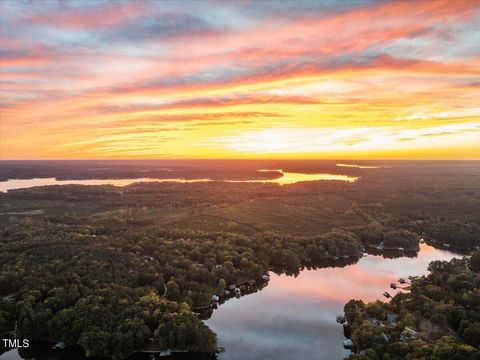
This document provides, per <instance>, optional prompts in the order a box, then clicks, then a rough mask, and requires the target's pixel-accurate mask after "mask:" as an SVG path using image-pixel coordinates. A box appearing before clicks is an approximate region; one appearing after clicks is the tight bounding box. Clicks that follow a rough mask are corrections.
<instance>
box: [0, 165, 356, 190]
mask: <svg viewBox="0 0 480 360" xmlns="http://www.w3.org/2000/svg"><path fill="white" fill-rule="evenodd" d="M259 171H260V172H267V171H268V172H278V173H279V177H277V178H275V179H265V180H258V179H255V180H212V179H209V178H201V179H183V178H168V179H161V178H136V179H88V180H57V179H56V178H53V177H52V178H34V179H9V180H7V181H0V192H7V191H8V190H14V189H26V188H31V187H35V186H47V185H72V184H77V185H115V186H126V185H130V184H133V183H137V182H168V181H170V182H172V181H173V182H177V183H194V182H206V181H224V182H232V183H239V182H245V183H247V182H251V183H276V184H280V185H287V184H295V183H297V182H301V181H318V180H338V181H348V182H354V181H356V180H357V179H358V178H356V177H353V176H347V175H338V174H326V173H319V174H304V173H293V172H284V171H283V170H259Z"/></svg>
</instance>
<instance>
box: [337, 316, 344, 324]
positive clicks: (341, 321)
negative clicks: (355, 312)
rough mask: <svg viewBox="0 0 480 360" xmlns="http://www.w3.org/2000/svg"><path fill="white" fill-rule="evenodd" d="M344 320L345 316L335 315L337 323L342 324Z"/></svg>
mask: <svg viewBox="0 0 480 360" xmlns="http://www.w3.org/2000/svg"><path fill="white" fill-rule="evenodd" d="M344 322H345V317H344V316H342V315H338V316H337V323H339V324H343V323H344Z"/></svg>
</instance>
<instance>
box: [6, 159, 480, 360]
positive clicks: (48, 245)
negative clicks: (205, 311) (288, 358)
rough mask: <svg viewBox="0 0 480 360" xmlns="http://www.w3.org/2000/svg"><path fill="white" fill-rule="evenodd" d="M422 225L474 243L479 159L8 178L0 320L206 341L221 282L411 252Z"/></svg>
mask: <svg viewBox="0 0 480 360" xmlns="http://www.w3.org/2000/svg"><path fill="white" fill-rule="evenodd" d="M290 166H292V167H293V169H292V170H298V169H300V168H301V166H303V169H304V170H303V171H314V168H309V167H308V166H307V167H305V164H299V165H298V167H297V168H295V167H294V165H290ZM329 166H330V165H329ZM240 170H241V171H244V170H242V169H240ZM240 170H238V171H240ZM216 171H220V170H218V169H217V170H216ZM348 171H350V172H355V171H357V172H358V171H360V170H358V169H353V170H351V169H349V170H348ZM362 171H363V169H362ZM353 175H358V174H353ZM421 238H424V239H425V240H426V241H429V242H430V243H432V244H433V245H434V246H438V247H450V248H452V249H457V250H458V251H465V252H469V251H470V250H472V249H474V248H476V247H478V246H480V170H479V169H477V168H476V167H473V168H472V167H471V166H470V165H469V166H463V165H462V164H460V165H459V164H456V165H455V166H453V165H452V166H444V165H442V166H433V165H432V166H425V165H424V166H413V167H408V166H407V165H405V164H404V165H399V166H398V167H385V168H381V169H365V170H364V172H362V176H360V179H359V180H358V181H356V182H354V183H347V182H342V181H315V182H303V183H297V184H293V185H285V186H280V185H278V184H261V183H248V182H247V183H227V182H221V181H213V182H208V183H190V184H180V183H175V182H165V183H135V184H132V185H128V186H125V187H115V186H110V185H103V186H81V185H63V186H47V187H36V188H30V189H18V190H11V191H8V192H7V193H0V333H2V332H6V331H10V330H12V329H13V328H14V327H15V324H16V328H17V332H18V334H19V335H20V336H23V337H28V338H30V339H42V340H49V341H65V342H66V343H67V344H78V345H80V346H81V347H82V349H83V350H84V352H85V354H86V355H87V356H89V357H94V356H95V357H113V358H115V359H121V358H126V357H128V356H129V355H130V354H132V353H133V352H134V351H136V350H141V349H144V348H146V347H148V348H152V347H153V348H155V349H158V350H162V349H176V350H188V351H192V352H199V353H215V352H217V351H219V350H220V348H219V345H218V343H217V340H216V335H215V334H214V333H213V332H212V331H211V330H210V329H209V328H208V327H207V326H206V325H205V324H204V323H203V322H202V321H201V320H200V318H199V317H198V316H197V315H198V314H197V313H196V312H195V309H196V308H198V307H205V306H207V307H208V306H210V305H211V304H212V299H215V298H216V297H219V298H223V297H224V296H225V294H226V293H227V291H228V289H229V288H231V287H232V286H235V285H236V284H239V283H243V282H248V281H257V280H258V279H261V278H262V276H263V275H266V274H268V272H269V271H274V272H277V273H287V274H296V273H298V272H299V271H300V270H301V269H302V268H304V267H323V266H335V265H337V266H341V265H342V264H345V262H355V261H357V260H358V259H359V258H360V257H361V256H362V255H363V254H364V253H365V252H367V253H368V252H380V253H385V256H387V255H386V253H387V252H389V255H388V256H407V255H408V256H413V255H414V254H415V252H416V251H417V250H418V247H419V241H420V239H421ZM412 254H413V255H412ZM465 261H466V260H465ZM477 288H478V286H477ZM439 291H440V290H439ZM412 293H413V291H412ZM477 300H478V299H477ZM428 304H429V303H428ZM427 307H428V305H427ZM445 316H447V315H445ZM462 316H463V315H462ZM462 319H463V317H462ZM447 320H448V318H447ZM448 321H449V320H448ZM477 321H478V320H477ZM457 325H458V326H460V324H457ZM462 326H463V328H462V331H464V330H465V329H467V328H469V329H470V330H469V331H474V330H475V327H473V328H470V324H468V325H465V324H464V325H462ZM472 326H473V325H472ZM454 329H455V331H460V330H458V329H460V328H459V327H457V328H454ZM467 333H468V332H467ZM462 334H463V332H462ZM462 336H463V335H462Z"/></svg>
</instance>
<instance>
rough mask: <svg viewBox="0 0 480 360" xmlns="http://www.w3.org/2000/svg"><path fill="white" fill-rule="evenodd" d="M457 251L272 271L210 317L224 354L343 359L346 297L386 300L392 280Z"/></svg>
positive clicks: (239, 358) (278, 359) (248, 358)
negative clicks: (292, 272)
mask: <svg viewBox="0 0 480 360" xmlns="http://www.w3.org/2000/svg"><path fill="white" fill-rule="evenodd" d="M455 256H458V255H455V254H453V253H452V252H449V251H445V250H438V249H435V248H433V247H431V246H428V245H426V244H421V245H420V251H419V253H418V256H417V257H414V258H405V257H403V258H397V259H385V258H383V257H381V256H373V255H369V256H366V257H364V258H362V259H361V260H360V261H359V262H358V263H356V264H353V265H348V266H346V267H343V268H341V267H336V268H322V269H317V270H303V271H302V272H300V274H299V275H298V277H296V278H295V277H293V276H287V275H275V274H273V273H272V274H271V279H270V282H269V284H268V286H267V287H265V288H264V289H263V290H262V291H260V292H258V293H255V294H252V295H248V296H245V297H242V298H240V299H235V298H234V299H231V300H229V301H227V302H226V303H224V304H222V305H221V306H220V307H219V309H218V310H216V311H214V312H213V315H212V317H211V318H210V319H209V320H207V321H206V323H207V325H208V326H210V327H211V329H212V330H213V331H215V332H216V333H217V335H218V340H219V343H220V345H221V346H223V347H225V353H223V354H220V356H219V358H220V359H221V360H254V359H255V360H256V359H265V360H291V359H302V360H335V359H342V358H343V357H345V356H346V355H347V354H348V353H349V352H348V351H346V350H344V349H343V347H342V341H343V340H345V338H344V336H343V328H342V326H341V325H339V324H338V323H337V322H336V320H335V318H336V315H339V314H343V306H344V305H345V303H346V302H348V301H349V300H350V299H362V300H364V301H365V302H366V301H372V300H376V299H383V300H385V298H384V297H383V296H382V293H383V292H384V291H388V292H389V293H390V294H392V295H393V294H394V293H396V291H394V290H391V289H390V288H389V286H390V283H391V282H395V281H396V280H398V278H399V277H407V276H409V275H422V274H426V273H427V267H428V264H429V263H430V262H431V261H433V260H450V259H451V258H453V257H455ZM400 291H401V290H400Z"/></svg>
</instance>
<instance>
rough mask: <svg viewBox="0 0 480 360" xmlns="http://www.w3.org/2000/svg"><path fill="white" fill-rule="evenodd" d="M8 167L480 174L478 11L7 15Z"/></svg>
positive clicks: (14, 8)
mask: <svg viewBox="0 0 480 360" xmlns="http://www.w3.org/2000/svg"><path fill="white" fill-rule="evenodd" d="M0 22H1V25H0V30H1V42H0V56H1V65H0V71H1V72H0V107H1V112H0V118H1V120H0V158H1V159H110V158H115V159H119V158H124V159H130V158H168V159H176V158H304V159H307V158H318V159H331V158H343V159H347V158H348V159H368V158H372V159H390V158H392V159H411V158H416V159H420V158H422V159H425V158H426V159H429V158H432V159H466V158H471V159H480V1H475V0H468V1H461V0H455V1H445V2H444V1H441V0H438V1H433V0H432V1H418V2H417V1H391V2H390V1H329V0H325V1H316V2H315V1H304V2H300V1H275V2H268V1H226V0H225V1H211V2H207V1H197V2H190V1H170V2H168V1H163V2H162V1H151V2H149V1H100V0H95V1H77V2H75V1H71V2H67V1H38V2H26V1H25V2H24V1H9V0H5V1H0Z"/></svg>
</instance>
